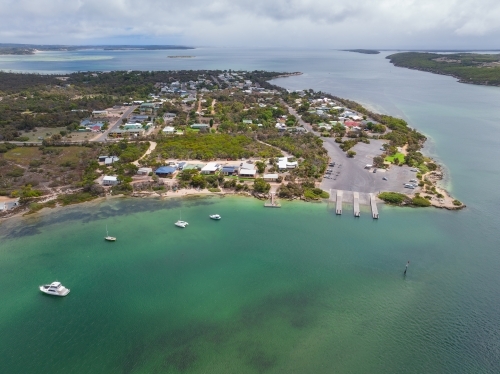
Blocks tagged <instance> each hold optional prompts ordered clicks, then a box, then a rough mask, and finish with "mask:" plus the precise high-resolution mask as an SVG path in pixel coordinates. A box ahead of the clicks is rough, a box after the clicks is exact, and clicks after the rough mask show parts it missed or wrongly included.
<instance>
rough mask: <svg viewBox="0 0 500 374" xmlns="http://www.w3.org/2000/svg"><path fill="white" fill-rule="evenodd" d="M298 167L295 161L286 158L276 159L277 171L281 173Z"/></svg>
mask: <svg viewBox="0 0 500 374" xmlns="http://www.w3.org/2000/svg"><path fill="white" fill-rule="evenodd" d="M298 165H299V163H298V162H297V161H289V160H288V157H280V158H278V169H279V170H281V171H285V170H288V169H295V168H296V167H297V166H298Z"/></svg>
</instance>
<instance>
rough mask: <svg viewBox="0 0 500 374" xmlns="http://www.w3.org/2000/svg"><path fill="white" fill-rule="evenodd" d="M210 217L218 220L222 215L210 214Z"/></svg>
mask: <svg viewBox="0 0 500 374" xmlns="http://www.w3.org/2000/svg"><path fill="white" fill-rule="evenodd" d="M209 217H210V218H211V219H215V220H216V221H218V220H220V219H221V218H222V217H221V216H220V215H219V214H212V215H211V216H209Z"/></svg>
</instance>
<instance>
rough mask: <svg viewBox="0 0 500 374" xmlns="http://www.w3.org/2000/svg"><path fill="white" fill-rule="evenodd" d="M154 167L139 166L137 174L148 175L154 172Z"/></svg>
mask: <svg viewBox="0 0 500 374" xmlns="http://www.w3.org/2000/svg"><path fill="white" fill-rule="evenodd" d="M152 172H153V169H151V168H139V170H137V175H148V174H149V173H152Z"/></svg>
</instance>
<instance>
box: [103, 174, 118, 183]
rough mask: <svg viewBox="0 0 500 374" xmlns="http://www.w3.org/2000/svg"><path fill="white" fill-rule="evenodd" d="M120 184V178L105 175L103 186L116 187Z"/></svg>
mask: <svg viewBox="0 0 500 374" xmlns="http://www.w3.org/2000/svg"><path fill="white" fill-rule="evenodd" d="M118 183H119V182H118V178H117V177H116V176H113V175H105V176H104V178H102V185H103V186H116V185H117V184H118Z"/></svg>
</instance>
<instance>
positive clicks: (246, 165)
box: [240, 162, 255, 170]
mask: <svg viewBox="0 0 500 374" xmlns="http://www.w3.org/2000/svg"><path fill="white" fill-rule="evenodd" d="M240 169H245V170H255V165H254V164H250V163H247V162H245V163H243V164H241V165H240Z"/></svg>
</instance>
